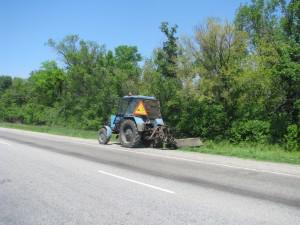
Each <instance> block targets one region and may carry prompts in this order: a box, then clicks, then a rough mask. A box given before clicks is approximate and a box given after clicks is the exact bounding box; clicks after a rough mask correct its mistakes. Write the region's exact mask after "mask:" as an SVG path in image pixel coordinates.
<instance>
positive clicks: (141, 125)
mask: <svg viewBox="0 0 300 225" xmlns="http://www.w3.org/2000/svg"><path fill="white" fill-rule="evenodd" d="M133 119H134V122H135V124H136V127H137V129H138V131H140V132H141V131H144V126H145V124H144V120H143V119H142V118H140V117H136V116H135V117H133Z"/></svg>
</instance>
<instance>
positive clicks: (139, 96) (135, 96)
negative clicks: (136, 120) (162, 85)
mask: <svg viewBox="0 0 300 225" xmlns="http://www.w3.org/2000/svg"><path fill="white" fill-rule="evenodd" d="M123 98H124V99H128V98H135V99H147V100H156V98H155V97H153V96H143V95H126V96H124V97H123Z"/></svg>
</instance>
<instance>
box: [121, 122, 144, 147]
mask: <svg viewBox="0 0 300 225" xmlns="http://www.w3.org/2000/svg"><path fill="white" fill-rule="evenodd" d="M120 141H121V145H122V146H124V147H127V148H136V147H139V146H140V144H141V134H140V133H139V131H138V129H137V127H136V124H135V122H133V121H132V120H124V121H123V122H122V124H121V127H120Z"/></svg>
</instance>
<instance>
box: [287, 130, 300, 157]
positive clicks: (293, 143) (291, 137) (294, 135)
mask: <svg viewBox="0 0 300 225" xmlns="http://www.w3.org/2000/svg"><path fill="white" fill-rule="evenodd" d="M285 139H286V146H285V147H286V149H287V150H289V151H295V150H299V131H298V126H297V125H296V124H292V125H289V126H288V128H287V133H286V135H285Z"/></svg>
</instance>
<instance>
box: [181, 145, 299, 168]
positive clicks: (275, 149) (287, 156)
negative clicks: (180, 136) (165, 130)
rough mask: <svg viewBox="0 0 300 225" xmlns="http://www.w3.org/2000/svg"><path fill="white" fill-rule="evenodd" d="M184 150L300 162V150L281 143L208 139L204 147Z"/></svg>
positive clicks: (272, 160)
mask: <svg viewBox="0 0 300 225" xmlns="http://www.w3.org/2000/svg"><path fill="white" fill-rule="evenodd" d="M180 150H182V151H192V152H200V153H209V154H215V155H225V156H234V157H239V158H244V159H255V160H261V161H270V162H279V163H290V164H300V151H286V150H285V149H284V148H282V147H281V146H279V145H270V144H254V143H240V144H232V143H230V142H226V141H223V142H219V143H216V142H213V141H208V142H206V143H205V145H204V146H202V147H195V148H183V149H180Z"/></svg>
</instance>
